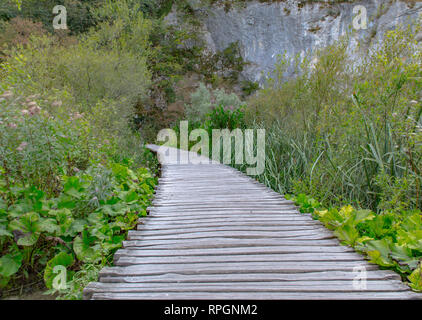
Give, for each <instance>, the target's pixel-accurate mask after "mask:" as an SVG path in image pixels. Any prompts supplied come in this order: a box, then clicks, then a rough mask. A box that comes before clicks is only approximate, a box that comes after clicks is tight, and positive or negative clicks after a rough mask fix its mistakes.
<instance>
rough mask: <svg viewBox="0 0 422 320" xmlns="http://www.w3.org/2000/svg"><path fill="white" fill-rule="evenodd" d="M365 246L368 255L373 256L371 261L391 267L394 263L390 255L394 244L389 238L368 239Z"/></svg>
mask: <svg viewBox="0 0 422 320" xmlns="http://www.w3.org/2000/svg"><path fill="white" fill-rule="evenodd" d="M365 246H366V250H367V253H368V255H369V256H370V257H371V260H370V262H373V263H376V264H378V265H380V266H384V267H391V266H393V265H394V263H393V261H392V259H391V257H390V252H391V246H392V242H391V240H389V239H387V238H384V239H382V240H371V241H367V242H366V244H365Z"/></svg>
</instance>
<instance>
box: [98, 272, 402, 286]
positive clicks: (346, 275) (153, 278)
mask: <svg viewBox="0 0 422 320" xmlns="http://www.w3.org/2000/svg"><path fill="white" fill-rule="evenodd" d="M366 276H367V280H368V281H371V280H398V281H400V279H401V278H400V276H399V275H398V274H397V273H395V272H392V271H380V270H372V271H367V273H366ZM354 279H356V273H354V272H348V271H322V272H307V273H233V274H193V275H192V274H178V273H166V274H161V275H148V276H118V275H117V276H102V277H101V278H100V280H101V282H104V283H105V282H114V283H119V282H122V283H151V282H156V283H167V284H168V285H171V284H172V283H182V282H183V283H203V282H217V283H219V282H245V281H254V282H264V283H265V282H273V281H285V282H289V281H290V282H296V281H333V280H338V281H353V280H354Z"/></svg>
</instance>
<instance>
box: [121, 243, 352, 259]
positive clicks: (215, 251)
mask: <svg viewBox="0 0 422 320" xmlns="http://www.w3.org/2000/svg"><path fill="white" fill-rule="evenodd" d="M347 252H351V253H355V251H354V250H353V249H352V248H350V247H342V246H335V247H295V246H284V247H283V246H274V247H249V248H248V247H240V248H210V249H207V250H203V249H178V250H174V249H161V250H157V249H138V248H135V249H134V248H131V249H130V248H129V249H119V250H118V251H117V252H116V254H115V256H114V257H115V259H118V258H120V257H122V256H132V257H178V256H201V255H205V256H213V255H217V256H221V255H241V254H242V255H249V254H280V255H284V254H292V253H295V254H298V253H325V254H330V253H347Z"/></svg>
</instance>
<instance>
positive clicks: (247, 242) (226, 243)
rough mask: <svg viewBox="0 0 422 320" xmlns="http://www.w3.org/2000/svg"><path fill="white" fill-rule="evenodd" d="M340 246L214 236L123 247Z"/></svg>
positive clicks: (330, 242)
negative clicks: (212, 237)
mask: <svg viewBox="0 0 422 320" xmlns="http://www.w3.org/2000/svg"><path fill="white" fill-rule="evenodd" d="M280 245H285V246H287V245H292V246H304V247H308V246H338V245H339V242H338V241H337V240H336V239H324V240H312V241H309V240H303V239H302V240H301V239H295V240H292V239H231V238H214V239H212V241H210V240H208V239H197V240H195V241H186V240H152V241H148V240H129V241H123V248H128V247H139V248H142V247H154V248H173V249H182V248H185V249H199V248H202V249H205V248H231V247H242V246H243V247H258V246H259V247H261V246H280Z"/></svg>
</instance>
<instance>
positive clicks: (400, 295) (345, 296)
mask: <svg viewBox="0 0 422 320" xmlns="http://www.w3.org/2000/svg"><path fill="white" fill-rule="evenodd" d="M92 299H98V300H304V299H306V300H408V299H419V296H417V295H416V294H414V293H410V292H347V293H341V294H339V293H338V292H306V293H305V292H293V291H290V292H253V291H252V292H250V291H249V292H237V293H236V294H233V293H227V292H207V291H204V292H194V293H192V292H180V293H179V292H172V293H153V292H147V293H139V292H138V293H94V294H93V295H92Z"/></svg>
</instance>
